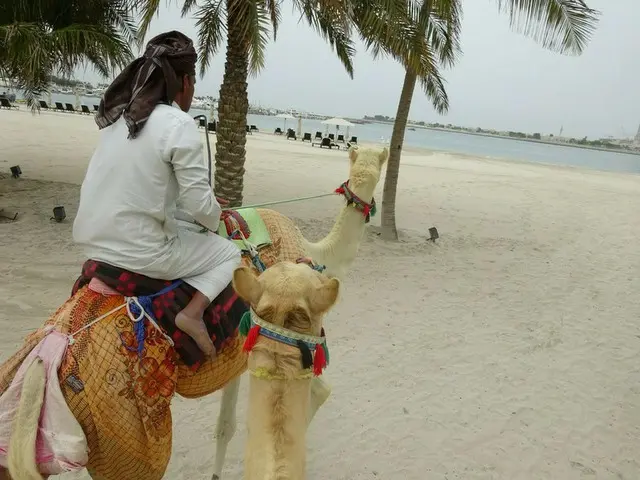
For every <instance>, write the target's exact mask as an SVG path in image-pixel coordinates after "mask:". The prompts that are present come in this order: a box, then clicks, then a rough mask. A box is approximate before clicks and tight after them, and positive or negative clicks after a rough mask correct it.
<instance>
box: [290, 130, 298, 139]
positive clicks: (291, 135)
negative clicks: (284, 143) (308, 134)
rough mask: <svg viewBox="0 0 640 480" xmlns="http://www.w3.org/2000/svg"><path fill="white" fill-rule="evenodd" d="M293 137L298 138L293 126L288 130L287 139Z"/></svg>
mask: <svg viewBox="0 0 640 480" xmlns="http://www.w3.org/2000/svg"><path fill="white" fill-rule="evenodd" d="M291 139H293V140H297V139H298V137H296V132H295V131H294V130H293V129H292V128H290V129H289V130H287V140H291Z"/></svg>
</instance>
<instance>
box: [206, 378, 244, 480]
mask: <svg viewBox="0 0 640 480" xmlns="http://www.w3.org/2000/svg"><path fill="white" fill-rule="evenodd" d="M239 388H240V376H238V377H236V378H234V379H233V380H231V381H230V382H229V383H227V384H226V385H225V386H224V388H223V389H222V400H221V401H220V413H219V414H218V425H217V426H216V434H215V439H216V460H215V464H214V467H213V477H211V480H219V479H220V477H221V475H222V467H223V466H224V460H225V457H226V456H227V446H228V445H229V442H230V441H231V439H232V438H233V435H234V434H235V433H236V404H237V403H238V389H239Z"/></svg>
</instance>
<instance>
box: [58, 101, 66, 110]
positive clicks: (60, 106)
mask: <svg viewBox="0 0 640 480" xmlns="http://www.w3.org/2000/svg"><path fill="white" fill-rule="evenodd" d="M58 110H59V111H61V112H64V111H65V109H64V105H62V102H56V111H58Z"/></svg>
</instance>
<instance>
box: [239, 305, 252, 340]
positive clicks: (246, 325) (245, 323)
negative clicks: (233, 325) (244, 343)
mask: <svg viewBox="0 0 640 480" xmlns="http://www.w3.org/2000/svg"><path fill="white" fill-rule="evenodd" d="M250 328H251V312H250V311H249V310H247V311H246V312H244V315H242V318H241V319H240V326H239V327H238V330H239V331H240V335H242V336H243V337H246V336H247V335H249V329H250Z"/></svg>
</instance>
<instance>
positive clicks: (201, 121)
mask: <svg viewBox="0 0 640 480" xmlns="http://www.w3.org/2000/svg"><path fill="white" fill-rule="evenodd" d="M198 128H207V122H206V121H205V119H204V118H199V119H198Z"/></svg>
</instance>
